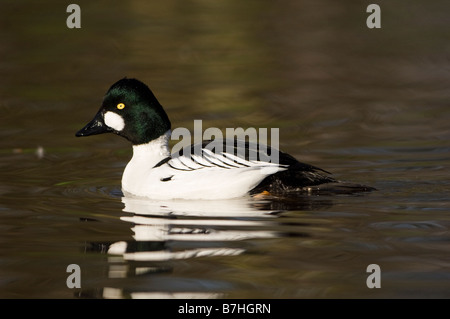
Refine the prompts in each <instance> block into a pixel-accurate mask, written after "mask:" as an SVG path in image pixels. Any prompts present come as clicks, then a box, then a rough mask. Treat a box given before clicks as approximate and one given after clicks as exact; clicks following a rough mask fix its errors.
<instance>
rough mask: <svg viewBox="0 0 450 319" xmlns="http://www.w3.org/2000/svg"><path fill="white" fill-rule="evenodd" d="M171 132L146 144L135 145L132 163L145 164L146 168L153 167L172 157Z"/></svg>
mask: <svg viewBox="0 0 450 319" xmlns="http://www.w3.org/2000/svg"><path fill="white" fill-rule="evenodd" d="M171 133H172V132H171V130H168V131H167V132H166V133H164V134H163V135H161V136H160V137H158V138H157V139H154V140H152V141H150V142H148V143H146V144H140V145H133V158H132V159H131V161H132V162H134V163H135V164H137V163H144V165H145V166H146V167H153V166H155V165H156V164H158V163H159V162H160V161H161V160H163V159H164V158H166V157H167V156H170V150H169V140H170V135H171Z"/></svg>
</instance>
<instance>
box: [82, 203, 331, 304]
mask: <svg viewBox="0 0 450 319" xmlns="http://www.w3.org/2000/svg"><path fill="white" fill-rule="evenodd" d="M122 202H123V203H124V205H125V207H124V209H123V211H124V212H126V213H127V214H126V215H124V216H122V217H121V218H120V219H121V220H122V221H124V222H126V223H129V225H130V228H131V231H132V237H133V240H127V241H117V242H114V243H108V244H105V243H90V248H89V251H91V252H92V251H97V252H101V253H107V254H108V255H109V256H108V278H109V279H119V278H145V276H147V275H148V276H152V275H155V274H163V273H169V274H170V273H172V272H173V271H174V261H177V260H188V259H192V258H198V257H219V256H220V257H225V256H229V257H231V256H237V255H240V254H243V253H245V251H246V248H245V244H242V243H243V241H245V240H249V239H269V238H277V237H282V236H295V235H294V234H292V233H283V232H282V231H280V230H279V227H278V226H279V224H280V223H279V222H278V221H277V220H278V218H279V214H281V213H282V212H283V210H280V207H283V208H284V209H288V208H289V202H288V201H283V203H284V204H283V205H281V202H280V203H277V202H276V201H272V200H254V199H247V198H241V199H233V200H223V201H185V200H173V201H155V200H148V199H140V198H132V197H123V198H122ZM313 202H314V201H313V200H312V199H311V198H309V197H305V199H304V200H302V201H299V200H298V199H297V200H296V201H295V205H294V202H293V203H292V208H297V209H298V207H300V206H303V207H308V208H309V209H311V207H322V208H323V207H326V206H329V205H331V203H330V202H329V201H324V200H322V201H320V202H319V201H317V203H315V204H313ZM277 229H278V230H277ZM296 236H307V235H306V234H296ZM153 278H155V277H154V276H153ZM159 279H161V278H159ZM175 280H177V279H175ZM153 281H155V280H153ZM156 281H158V279H156ZM196 283H197V284H196ZM196 283H190V284H187V285H186V283H184V284H183V285H181V286H182V288H180V287H181V286H180V285H177V283H175V284H173V283H172V284H169V285H168V286H169V287H172V289H173V288H174V287H173V286H175V289H180V290H181V289H182V290H183V291H161V290H160V289H161V287H166V286H167V283H166V285H155V284H154V282H150V284H149V285H148V286H146V287H144V288H142V287H141V290H139V291H131V292H130V291H127V292H124V289H123V288H113V287H104V289H103V291H102V293H101V294H100V295H98V292H97V293H96V295H97V297H102V298H220V297H221V296H223V294H222V293H219V292H216V291H211V292H209V291H206V292H205V291H204V289H203V290H202V291H198V292H197V291H196V290H198V289H199V287H198V282H196ZM203 286H212V287H213V289H218V290H223V289H224V287H223V284H222V283H207V284H205V283H203ZM177 287H178V288H177ZM202 288H205V287H202ZM158 289H159V290H158ZM142 290H144V291H142ZM169 290H170V288H169ZM187 290H188V291H187ZM92 294H93V292H86V291H83V292H82V294H81V296H89V297H92Z"/></svg>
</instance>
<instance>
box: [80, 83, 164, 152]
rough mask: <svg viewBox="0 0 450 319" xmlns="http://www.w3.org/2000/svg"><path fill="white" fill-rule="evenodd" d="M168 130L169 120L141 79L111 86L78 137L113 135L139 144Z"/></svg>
mask: <svg viewBox="0 0 450 319" xmlns="http://www.w3.org/2000/svg"><path fill="white" fill-rule="evenodd" d="M168 130H170V120H169V118H168V117H167V114H166V112H165V111H164V109H163V108H162V106H161V104H159V102H158V100H157V99H156V97H155V96H154V95H153V93H152V91H151V90H150V89H149V88H148V86H147V85H145V84H144V83H142V82H141V81H139V80H136V79H127V78H125V79H122V80H119V81H117V82H116V83H114V84H113V85H112V86H111V88H110V89H109V90H108V92H106V95H105V97H104V99H103V103H102V106H101V107H100V110H99V111H98V113H97V114H96V115H95V117H94V119H93V120H92V121H91V122H89V123H88V124H87V125H86V126H85V127H84V128H82V129H81V130H80V131H78V132H77V133H76V136H88V135H94V134H101V133H107V132H114V133H116V134H118V135H120V136H123V137H125V138H126V139H128V140H129V141H131V143H133V144H134V145H139V144H144V143H148V142H150V141H152V140H154V139H156V138H158V137H160V136H161V135H163V134H164V133H165V132H167V131H168Z"/></svg>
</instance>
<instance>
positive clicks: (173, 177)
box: [76, 78, 373, 199]
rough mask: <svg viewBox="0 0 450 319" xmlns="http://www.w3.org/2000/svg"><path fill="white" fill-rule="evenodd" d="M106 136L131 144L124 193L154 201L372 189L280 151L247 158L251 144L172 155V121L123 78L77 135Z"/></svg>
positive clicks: (145, 92)
mask: <svg viewBox="0 0 450 319" xmlns="http://www.w3.org/2000/svg"><path fill="white" fill-rule="evenodd" d="M107 132H113V133H116V134H118V135H120V136H123V137H125V138H126V139H128V140H129V141H130V142H131V143H132V144H133V157H132V159H131V161H130V162H129V163H128V165H127V166H126V168H125V171H124V173H123V176H122V190H123V192H124V193H125V194H131V195H135V196H140V197H141V196H142V197H148V198H153V199H227V198H235V197H241V196H244V195H246V194H250V195H255V194H260V193H263V194H273V195H285V194H286V193H290V192H297V193H298V192H314V191H321V190H332V191H333V190H334V191H339V192H342V191H344V192H355V191H369V190H373V188H371V187H367V186H364V185H357V184H349V183H342V182H339V181H337V180H335V179H333V178H331V177H330V176H328V174H329V173H327V172H326V171H324V170H322V169H320V168H317V167H314V166H311V165H308V164H303V163H300V162H299V161H297V160H296V159H295V158H293V157H292V156H290V155H288V154H286V153H282V152H279V160H278V163H271V162H269V161H265V160H263V159H261V158H257V159H256V160H255V159H250V158H249V157H248V151H249V150H252V149H253V150H254V148H255V146H254V145H251V144H249V143H245V144H239V143H238V142H236V143H235V144H234V152H235V153H234V154H232V153H230V152H223V151H221V152H212V150H211V148H208V147H207V146H208V141H207V142H204V143H202V145H201V147H198V146H199V145H198V144H197V147H198V148H196V146H195V145H193V146H192V149H197V150H200V153H199V152H186V149H184V152H183V150H182V151H180V152H179V153H178V154H172V155H171V154H170V151H169V140H170V135H171V124H170V120H169V118H168V116H167V114H166V112H165V111H164V109H163V108H162V106H161V104H160V103H159V102H158V100H157V99H156V97H155V96H154V95H153V93H152V91H151V90H150V89H149V88H148V87H147V86H146V85H145V84H144V83H142V82H140V81H138V80H136V79H127V78H124V79H122V80H119V81H118V82H116V83H115V84H113V85H112V86H111V88H110V89H109V90H108V92H107V93H106V95H105V97H104V99H103V103H102V106H101V107H100V110H99V111H98V113H97V114H96V115H95V117H94V119H93V120H92V121H91V122H89V123H88V124H87V125H86V126H85V127H84V128H82V129H81V130H80V131H78V132H77V133H76V136H88V135H94V134H101V133H107ZM216 143H217V141H216ZM215 145H217V144H215ZM242 146H244V147H245V149H246V151H247V152H246V154H247V156H239V154H241V153H239V152H238V151H237V150H238V148H239V147H242ZM223 149H225V148H223ZM227 150H229V148H228V149H227ZM273 151H277V150H274V149H272V148H270V147H268V150H267V153H270V152H273ZM186 153H188V154H186ZM189 153H191V154H189ZM274 168H275V169H274Z"/></svg>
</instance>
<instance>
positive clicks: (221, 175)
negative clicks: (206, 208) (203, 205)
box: [122, 131, 286, 200]
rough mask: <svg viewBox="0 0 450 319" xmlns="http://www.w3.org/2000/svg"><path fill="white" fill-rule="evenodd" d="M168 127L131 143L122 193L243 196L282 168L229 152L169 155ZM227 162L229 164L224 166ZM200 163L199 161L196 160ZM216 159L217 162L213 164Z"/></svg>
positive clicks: (174, 196)
mask: <svg viewBox="0 0 450 319" xmlns="http://www.w3.org/2000/svg"><path fill="white" fill-rule="evenodd" d="M170 133H171V132H170V131H168V132H166V134H165V135H163V136H161V137H160V138H158V139H156V140H153V141H151V142H150V143H148V144H142V145H134V146H133V157H132V159H131V160H130V162H129V163H128V165H127V167H126V168H125V171H124V173H123V176H122V190H123V192H124V193H125V194H131V195H134V196H139V197H147V198H153V199H212V200H215V199H227V198H235V197H241V196H245V195H246V194H247V193H248V192H249V191H250V190H251V189H253V188H254V187H255V186H257V185H258V184H259V183H260V182H261V181H262V180H263V179H264V178H265V177H267V176H268V175H271V174H273V173H275V172H276V171H279V170H285V169H286V168H285V167H283V166H280V165H278V164H276V163H270V162H262V161H253V160H251V161H248V160H245V159H242V158H238V157H236V156H234V155H231V154H226V153H220V154H215V153H213V152H211V151H209V150H205V149H203V150H202V156H195V155H193V156H194V157H195V161H194V160H193V159H192V157H191V155H189V156H180V157H173V158H171V159H170V160H169V161H168V162H166V163H164V164H162V165H160V166H157V167H155V165H157V164H158V163H160V162H161V161H162V160H164V159H165V158H167V157H169V156H170V152H169V146H168V142H169V139H170ZM224 162H229V163H230V165H231V164H232V165H233V166H234V167H232V166H228V167H229V168H224V167H223V166H224ZM199 163H201V164H199ZM216 163H217V165H216Z"/></svg>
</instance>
